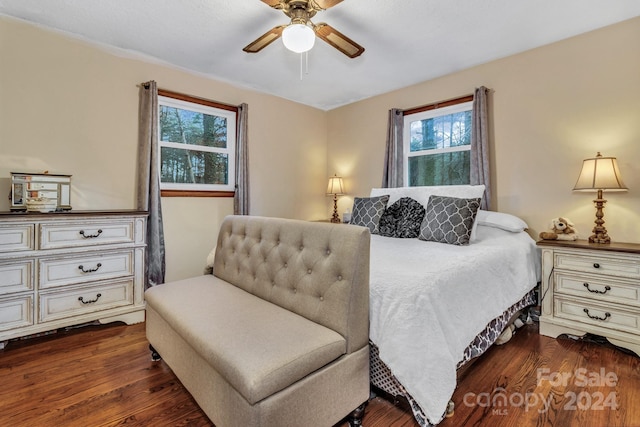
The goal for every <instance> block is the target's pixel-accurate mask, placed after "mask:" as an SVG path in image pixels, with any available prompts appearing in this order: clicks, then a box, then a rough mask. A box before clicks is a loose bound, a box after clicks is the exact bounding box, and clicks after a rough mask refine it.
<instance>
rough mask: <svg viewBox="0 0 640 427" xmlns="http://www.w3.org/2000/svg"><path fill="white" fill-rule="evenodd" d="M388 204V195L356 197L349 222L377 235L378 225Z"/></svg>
mask: <svg viewBox="0 0 640 427" xmlns="http://www.w3.org/2000/svg"><path fill="white" fill-rule="evenodd" d="M387 202H389V195H388V194H385V195H384V196H377V197H356V198H355V199H354V200H353V212H352V213H351V222H350V224H353V225H360V226H362V227H367V228H368V229H369V231H370V232H371V234H378V223H379V222H380V217H381V216H382V214H383V213H384V210H385V209H386V207H387Z"/></svg>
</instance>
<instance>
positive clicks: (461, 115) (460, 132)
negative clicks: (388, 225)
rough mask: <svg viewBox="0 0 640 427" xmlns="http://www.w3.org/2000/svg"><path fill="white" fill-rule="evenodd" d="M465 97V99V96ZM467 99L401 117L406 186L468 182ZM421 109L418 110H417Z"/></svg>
mask: <svg viewBox="0 0 640 427" xmlns="http://www.w3.org/2000/svg"><path fill="white" fill-rule="evenodd" d="M464 99H467V98H464ZM472 108H473V102H472V101H467V102H462V103H456V104H454V105H448V106H446V107H442V108H438V107H437V106H435V107H431V108H430V109H428V110H426V111H424V110H425V109H426V108H422V109H417V110H418V111H417V112H415V113H411V112H409V111H407V112H405V116H404V135H403V141H404V153H405V154H404V171H405V172H404V173H405V176H404V180H405V182H406V183H407V184H406V185H408V186H410V187H413V186H418V185H461V184H469V183H470V169H471V166H470V165H471V163H470V161H471V159H470V155H471V111H472ZM420 110H421V111H420Z"/></svg>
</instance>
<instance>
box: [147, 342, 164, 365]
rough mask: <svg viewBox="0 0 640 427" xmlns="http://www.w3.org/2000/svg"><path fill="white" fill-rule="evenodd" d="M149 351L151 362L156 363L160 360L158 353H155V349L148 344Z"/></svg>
mask: <svg viewBox="0 0 640 427" xmlns="http://www.w3.org/2000/svg"><path fill="white" fill-rule="evenodd" d="M149 350H151V360H152V361H154V362H157V361H158V360H162V356H160V353H158V352H157V351H156V349H155V348H153V346H152V345H151V344H149Z"/></svg>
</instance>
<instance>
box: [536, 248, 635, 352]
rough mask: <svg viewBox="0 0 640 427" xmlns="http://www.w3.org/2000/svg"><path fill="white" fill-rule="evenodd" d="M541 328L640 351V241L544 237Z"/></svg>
mask: <svg viewBox="0 0 640 427" xmlns="http://www.w3.org/2000/svg"><path fill="white" fill-rule="evenodd" d="M538 246H539V247H540V248H541V250H542V292H541V294H542V314H541V316H540V333H541V334H542V335H546V336H550V337H554V338H555V337H557V336H558V335H560V334H571V335H576V336H582V335H584V334H585V333H592V334H595V335H600V336H603V337H606V338H607V339H608V340H609V342H611V343H612V344H615V345H617V346H620V347H623V348H626V349H629V350H632V351H634V352H635V353H636V354H638V355H640V244H634V243H609V244H599V243H589V242H588V241H586V240H578V241H575V242H569V241H557V240H542V241H539V242H538Z"/></svg>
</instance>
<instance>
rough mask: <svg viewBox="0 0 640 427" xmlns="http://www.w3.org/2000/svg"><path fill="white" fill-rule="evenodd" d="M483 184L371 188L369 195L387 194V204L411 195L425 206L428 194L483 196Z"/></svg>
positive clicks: (470, 197)
mask: <svg viewBox="0 0 640 427" xmlns="http://www.w3.org/2000/svg"><path fill="white" fill-rule="evenodd" d="M484 188H485V187H484V185H433V186H421V187H397V188H372V189H371V194H370V196H371V197H374V196H382V195H384V194H388V195H389V202H388V206H391V205H392V204H393V203H395V202H396V201H397V200H398V199H401V198H403V197H411V198H412V199H414V200H417V201H418V202H419V203H420V204H421V205H422V206H424V207H425V209H426V207H427V204H428V203H429V196H431V195H434V196H445V197H457V198H459V199H474V198H476V197H480V198H482V197H483V196H484Z"/></svg>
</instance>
